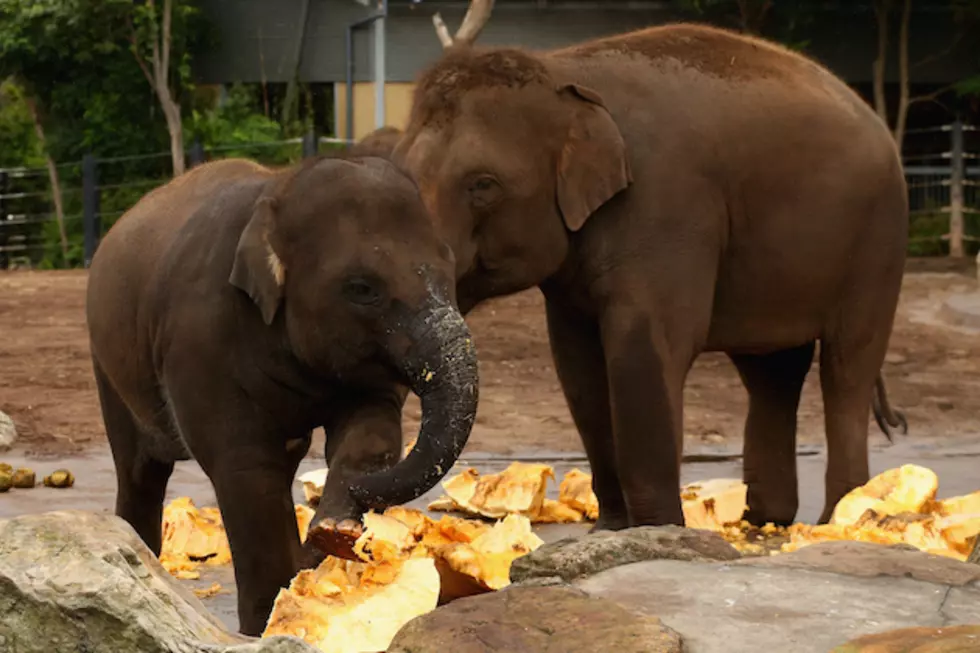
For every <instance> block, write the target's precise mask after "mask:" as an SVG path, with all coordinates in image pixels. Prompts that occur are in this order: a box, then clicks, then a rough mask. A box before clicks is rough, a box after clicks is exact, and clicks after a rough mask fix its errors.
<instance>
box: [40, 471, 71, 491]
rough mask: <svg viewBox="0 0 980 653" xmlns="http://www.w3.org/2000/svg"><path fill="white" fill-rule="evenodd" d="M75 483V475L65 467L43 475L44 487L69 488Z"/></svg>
mask: <svg viewBox="0 0 980 653" xmlns="http://www.w3.org/2000/svg"><path fill="white" fill-rule="evenodd" d="M74 484H75V475H74V474H72V473H71V472H69V471H68V470H67V469H57V470H55V471H53V472H51V473H50V474H49V475H47V476H45V477H44V486H45V487H56V488H69V487H71V486H73V485H74Z"/></svg>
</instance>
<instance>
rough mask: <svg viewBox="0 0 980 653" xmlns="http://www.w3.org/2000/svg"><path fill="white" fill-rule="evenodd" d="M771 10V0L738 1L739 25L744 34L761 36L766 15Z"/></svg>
mask: <svg viewBox="0 0 980 653" xmlns="http://www.w3.org/2000/svg"><path fill="white" fill-rule="evenodd" d="M770 9H772V0H762V2H759V3H756V2H754V1H753V0H738V13H739V24H740V26H741V28H742V31H743V32H745V33H746V34H761V33H762V26H763V24H764V23H765V20H766V14H768V13H769V10H770Z"/></svg>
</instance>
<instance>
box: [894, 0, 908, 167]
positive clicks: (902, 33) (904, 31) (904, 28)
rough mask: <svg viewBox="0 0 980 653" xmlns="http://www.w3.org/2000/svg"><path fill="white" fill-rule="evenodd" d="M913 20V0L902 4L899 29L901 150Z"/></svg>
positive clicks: (898, 139) (896, 133) (898, 129)
mask: <svg viewBox="0 0 980 653" xmlns="http://www.w3.org/2000/svg"><path fill="white" fill-rule="evenodd" d="M911 20H912V0H905V2H904V4H903V5H902V22H901V24H900V25H901V26H900V27H899V31H898V95H899V97H898V115H897V116H895V129H894V132H893V134H894V137H895V143H896V144H897V145H898V150H899V152H901V150H902V143H903V141H904V140H905V123H906V121H907V120H908V115H909V104H910V103H909V23H910V22H911Z"/></svg>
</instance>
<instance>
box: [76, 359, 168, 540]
mask: <svg viewBox="0 0 980 653" xmlns="http://www.w3.org/2000/svg"><path fill="white" fill-rule="evenodd" d="M94 367H95V381H96V386H97V388H98V392H99V401H100V403H101V405H102V419H103V422H104V423H105V429H106V436H107V437H108V439H109V446H110V448H111V449H112V459H113V462H114V464H115V467H116V515H117V516H119V517H122V518H123V519H125V520H126V521H127V522H129V524H130V525H131V526H132V527H133V529H134V530H135V531H136V533H137V534H138V535H139V536H140V538H142V540H143V542H144V543H145V544H146V546H147V547H148V548H149V549H150V550H151V551H152V552H153V554H154V555H160V546H161V539H162V527H163V524H162V522H163V500H164V496H165V494H166V491H167V482H168V481H169V480H170V475H171V474H172V473H173V469H174V464H173V462H172V461H170V462H162V461H159V460H156V459H154V458H153V457H152V456H150V454H149V452H148V451H147V450H146V447H144V446H142V445H141V442H142V440H143V434H142V432H141V430H140V427H139V425H138V424H137V422H136V419H135V418H134V417H133V414H132V412H130V410H129V408H128V407H127V406H126V403H125V402H124V401H123V400H122V398H121V397H120V396H119V393H117V392H116V390H115V389H114V388H113V387H112V384H111V383H110V382H109V380H108V378H106V375H105V373H104V372H103V371H102V370H101V369H100V367H99V365H98V363H97V362H95V363H94Z"/></svg>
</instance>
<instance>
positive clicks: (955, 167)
mask: <svg viewBox="0 0 980 653" xmlns="http://www.w3.org/2000/svg"><path fill="white" fill-rule="evenodd" d="M951 141H952V143H951V145H952V148H951V154H950V168H951V170H950V175H949V255H950V256H951V257H953V258H963V122H962V121H961V120H960V119H959V118H957V119H956V120H955V121H954V122H953V128H952V134H951Z"/></svg>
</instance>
